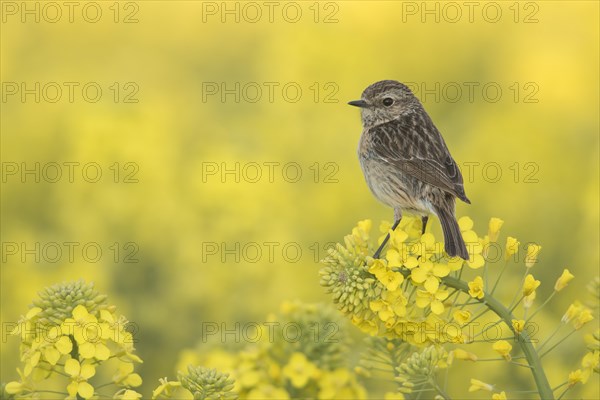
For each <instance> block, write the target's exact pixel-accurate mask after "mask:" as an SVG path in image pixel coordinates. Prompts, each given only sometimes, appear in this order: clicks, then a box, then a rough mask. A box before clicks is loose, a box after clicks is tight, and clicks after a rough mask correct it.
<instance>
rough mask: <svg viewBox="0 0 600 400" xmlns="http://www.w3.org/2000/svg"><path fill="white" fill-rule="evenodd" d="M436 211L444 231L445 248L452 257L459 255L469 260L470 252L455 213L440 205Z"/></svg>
mask: <svg viewBox="0 0 600 400" xmlns="http://www.w3.org/2000/svg"><path fill="white" fill-rule="evenodd" d="M435 211H436V214H437V216H438V218H439V219H440V222H441V224H442V230H443V231H444V248H445V250H446V253H448V255H449V256H450V257H455V256H459V257H460V258H462V259H463V260H468V259H469V253H468V252H467V246H466V245H465V241H464V240H463V237H462V235H461V233H460V228H459V227H458V223H457V222H456V218H455V217H454V213H453V212H451V211H449V210H447V209H446V208H444V207H439V208H437V209H436V210H435Z"/></svg>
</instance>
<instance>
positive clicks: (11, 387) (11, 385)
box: [4, 381, 25, 394]
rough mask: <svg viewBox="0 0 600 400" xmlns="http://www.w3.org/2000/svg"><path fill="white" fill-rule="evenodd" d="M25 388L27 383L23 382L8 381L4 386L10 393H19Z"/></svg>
mask: <svg viewBox="0 0 600 400" xmlns="http://www.w3.org/2000/svg"><path fill="white" fill-rule="evenodd" d="M24 390H25V385H24V384H23V383H21V382H16V381H12V382H8V383H7V384H6V386H4V391H6V393H8V394H19V393H21V392H23V391H24Z"/></svg>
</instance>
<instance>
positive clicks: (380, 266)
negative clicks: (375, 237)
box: [369, 259, 404, 291]
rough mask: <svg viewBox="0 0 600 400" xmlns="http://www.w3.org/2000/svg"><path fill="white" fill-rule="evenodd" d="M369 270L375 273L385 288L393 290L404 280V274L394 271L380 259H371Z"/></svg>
mask: <svg viewBox="0 0 600 400" xmlns="http://www.w3.org/2000/svg"><path fill="white" fill-rule="evenodd" d="M369 272H370V273H372V274H373V275H375V277H376V278H377V280H378V281H379V282H381V283H382V284H383V285H384V286H385V287H386V289H387V290H391V291H394V290H396V289H398V286H400V284H401V283H402V282H404V276H403V275H402V274H401V273H400V272H394V271H392V269H391V268H389V266H388V265H386V263H385V262H384V261H382V260H380V259H375V260H373V261H372V264H371V266H370V267H369Z"/></svg>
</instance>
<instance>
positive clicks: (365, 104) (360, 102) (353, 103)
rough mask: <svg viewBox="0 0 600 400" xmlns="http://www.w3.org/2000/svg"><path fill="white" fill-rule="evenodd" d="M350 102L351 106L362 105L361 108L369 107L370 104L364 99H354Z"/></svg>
mask: <svg viewBox="0 0 600 400" xmlns="http://www.w3.org/2000/svg"><path fill="white" fill-rule="evenodd" d="M348 104H350V105H351V106H354V107H361V108H364V107H367V106H368V105H369V104H368V103H367V102H366V101H364V100H353V101H349V102H348Z"/></svg>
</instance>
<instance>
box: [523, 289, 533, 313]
mask: <svg viewBox="0 0 600 400" xmlns="http://www.w3.org/2000/svg"><path fill="white" fill-rule="evenodd" d="M535 293H536V292H533V293H531V294H530V295H529V296H525V297H523V307H524V308H526V309H527V308H530V307H531V306H532V305H533V301H534V300H535V297H536V294H535Z"/></svg>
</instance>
